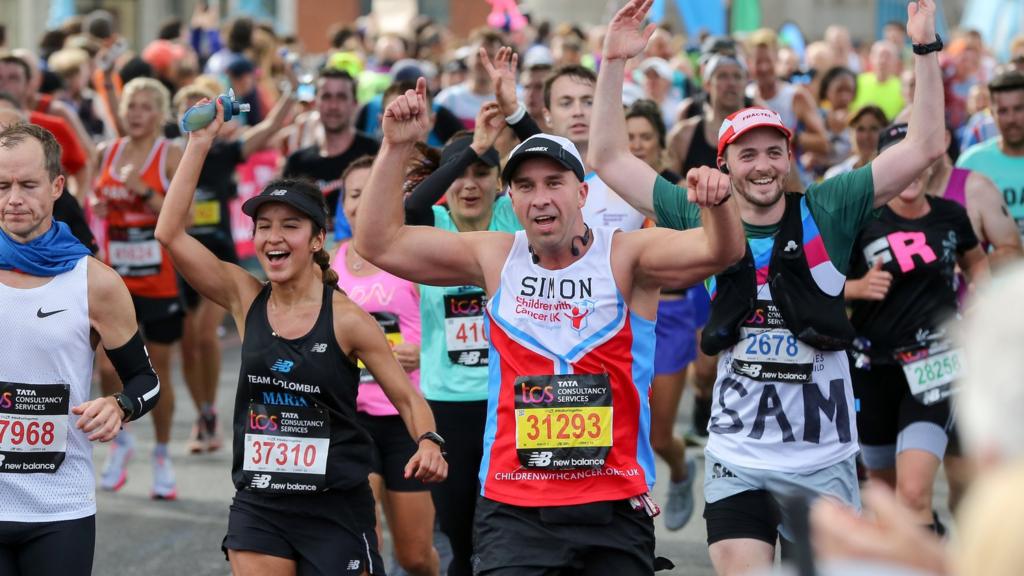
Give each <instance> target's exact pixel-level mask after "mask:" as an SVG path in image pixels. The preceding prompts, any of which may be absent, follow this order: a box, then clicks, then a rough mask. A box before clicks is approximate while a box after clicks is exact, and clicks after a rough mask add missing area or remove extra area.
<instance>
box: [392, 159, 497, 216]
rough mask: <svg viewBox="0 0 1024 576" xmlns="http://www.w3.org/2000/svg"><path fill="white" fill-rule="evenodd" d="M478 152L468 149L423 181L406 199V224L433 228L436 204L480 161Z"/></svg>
mask: <svg viewBox="0 0 1024 576" xmlns="http://www.w3.org/2000/svg"><path fill="white" fill-rule="evenodd" d="M479 159H480V157H479V156H477V155H476V152H475V151H474V150H473V149H472V148H469V147H467V148H466V149H465V150H463V151H462V152H461V153H460V154H459V155H458V156H456V157H455V159H454V160H452V161H451V162H449V163H447V164H445V165H444V166H441V167H440V168H438V169H437V170H435V171H434V173H433V174H431V175H430V176H427V177H426V178H424V179H423V181H422V182H420V183H419V185H417V186H416V187H415V188H413V190H412V194H410V195H409V197H408V198H406V199H405V223H406V224H409V225H411V226H433V225H434V204H437V201H438V200H440V199H441V197H442V196H444V193H445V192H447V191H448V187H449V186H451V185H452V182H455V181H456V180H458V178H459V176H462V174H463V173H464V172H465V171H466V168H469V167H470V166H472V165H473V163H474V162H476V161H477V160H479Z"/></svg>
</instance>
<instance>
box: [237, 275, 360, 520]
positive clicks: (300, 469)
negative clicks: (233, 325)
mask: <svg viewBox="0 0 1024 576" xmlns="http://www.w3.org/2000/svg"><path fill="white" fill-rule="evenodd" d="M333 294H334V290H332V289H330V288H329V287H326V286H325V288H324V296H323V303H322V304H321V306H320V315H319V316H317V319H316V323H315V324H314V325H313V329H312V330H310V331H309V333H307V334H306V335H305V336H302V337H300V338H296V339H294V340H288V339H285V338H281V337H279V336H275V335H274V331H273V328H271V326H270V321H269V320H268V319H267V302H268V299H269V298H270V283H267V284H266V285H265V286H264V287H263V289H262V290H261V291H260V293H259V295H257V296H256V299H255V300H253V303H252V306H251V307H250V308H249V312H248V313H247V314H246V317H245V341H244V342H243V343H242V366H241V370H240V372H239V377H238V390H237V392H236V394H235V415H234V442H233V454H232V466H231V479H232V481H233V482H234V484H235V488H237V489H238V490H239V495H243V494H249V495H252V496H256V495H259V496H263V495H277V494H304V493H315V492H321V491H324V490H343V489H347V488H352V487H354V486H357V485H360V484H365V483H366V482H367V476H368V475H369V473H370V445H371V444H370V443H371V440H370V437H369V435H368V434H367V433H366V432H365V431H364V430H363V429H362V428H361V427H360V426H359V425H358V424H356V394H357V392H358V389H359V368H358V367H357V366H356V364H355V363H353V362H352V360H351V359H349V358H348V357H347V356H346V355H345V353H344V352H343V351H342V350H341V348H340V347H339V346H338V341H337V338H336V337H335V334H334V314H333V302H332V296H333ZM328 447H329V449H328ZM324 452H326V454H325V453H324ZM261 501H264V502H265V499H263V498H261ZM285 501H287V499H282V502H285Z"/></svg>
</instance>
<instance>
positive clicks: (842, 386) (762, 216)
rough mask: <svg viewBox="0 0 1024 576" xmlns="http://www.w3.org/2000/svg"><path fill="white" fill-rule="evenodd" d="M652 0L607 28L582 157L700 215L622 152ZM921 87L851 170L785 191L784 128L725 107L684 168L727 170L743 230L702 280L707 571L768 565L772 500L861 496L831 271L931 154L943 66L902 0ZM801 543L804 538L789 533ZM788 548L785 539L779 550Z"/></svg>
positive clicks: (929, 12)
mask: <svg viewBox="0 0 1024 576" xmlns="http://www.w3.org/2000/svg"><path fill="white" fill-rule="evenodd" d="M650 4H651V0H631V1H630V2H629V3H628V4H627V5H626V6H625V7H624V8H623V9H622V10H620V11H619V13H618V14H617V15H616V16H615V18H614V19H613V20H612V22H611V24H610V25H609V26H608V30H607V35H606V37H605V46H604V55H603V56H604V58H603V60H602V65H601V74H600V76H599V77H598V84H597V95H596V100H595V103H594V115H595V117H597V118H601V119H602V122H601V126H600V130H593V131H592V132H591V139H590V144H591V145H590V150H589V153H590V158H589V159H590V163H591V165H592V166H594V167H595V169H596V170H597V172H598V174H599V175H600V176H601V177H602V178H603V179H604V180H605V181H606V182H607V183H608V185H609V186H612V187H613V188H614V189H615V190H616V191H618V192H619V194H620V195H622V197H623V198H625V199H626V200H627V201H629V202H630V203H632V204H633V206H634V207H636V208H637V209H638V210H641V211H642V212H645V213H646V214H648V215H649V216H651V217H652V218H656V219H657V221H658V223H659V225H661V226H667V227H670V228H677V229H682V228H692V227H696V226H701V219H700V217H699V215H698V213H697V209H696V207H694V206H692V205H691V203H690V201H689V200H688V198H687V194H686V191H684V190H682V189H680V188H678V187H676V186H674V185H673V184H672V183H670V182H667V181H665V180H664V179H662V178H660V177H659V176H658V175H657V174H656V173H654V171H653V170H651V169H650V168H648V167H647V166H646V164H644V163H643V162H642V161H638V160H636V159H635V158H634V157H633V156H632V155H631V154H630V153H629V150H628V146H627V139H626V127H625V121H624V120H623V119H622V115H621V113H620V110H621V106H622V104H621V100H620V98H621V96H620V93H621V87H622V75H623V70H624V67H625V61H626V60H627V59H629V58H632V57H633V56H635V55H636V54H638V53H639V52H641V51H642V50H643V48H644V45H645V44H646V42H647V39H648V38H649V36H650V34H651V32H652V28H653V27H647V28H646V29H645V27H644V26H643V21H644V17H645V16H646V12H647V10H648V9H649V7H650ZM907 32H908V33H909V34H910V37H911V38H912V39H913V41H914V42H915V52H916V53H917V54H919V55H918V56H916V57H915V58H916V62H915V74H916V77H917V81H918V86H919V87H921V88H920V89H919V90H918V91H917V94H918V98H916V99H915V101H914V105H913V106H914V107H913V110H912V112H911V114H912V119H911V122H910V125H911V127H912V128H911V130H910V133H909V134H908V135H907V138H906V139H905V140H903V141H902V142H900V143H899V144H898V145H894V146H893V147H891V148H889V149H888V150H886V151H884V152H883V153H882V154H880V155H879V156H878V157H877V158H876V159H875V160H874V162H872V163H871V164H869V165H868V166H865V167H863V168H861V169H859V170H855V171H853V172H850V173H848V174H845V175H842V176H839V177H836V178H833V179H830V180H826V181H825V182H822V183H820V184H815V185H812V186H810V187H809V188H808V189H807V191H806V192H805V193H804V194H802V195H801V194H795V193H785V192H784V190H783V182H784V181H785V180H786V177H787V175H788V174H789V171H790V166H791V160H792V153H793V152H792V142H791V140H792V137H793V134H791V132H790V129H789V128H787V127H786V125H785V123H784V122H783V120H782V118H781V117H780V116H779V115H778V114H777V113H776V112H774V111H772V110H769V109H767V108H745V109H742V110H739V111H737V112H735V113H733V114H731V115H730V116H729V117H728V118H726V120H725V121H724V122H723V124H722V127H721V129H720V130H719V133H718V150H717V162H718V170H715V169H714V168H710V167H706V166H704V167H701V168H698V169H693V170H690V171H689V172H688V173H687V175H686V176H687V183H688V184H691V185H692V186H693V187H694V188H695V189H697V190H700V189H701V187H702V186H706V184H704V183H705V182H713V181H714V178H716V177H720V176H721V174H722V173H725V174H728V177H729V180H730V183H731V187H732V190H733V192H734V195H735V196H736V199H737V202H738V205H739V208H740V216H741V218H742V220H743V225H744V231H745V233H746V237H747V245H748V250H747V254H746V255H745V257H744V258H743V260H741V261H740V263H739V264H738V265H735V266H732V267H730V268H728V269H726V270H725V271H724V272H722V273H720V274H718V275H717V276H715V277H714V278H710V279H708V280H707V282H706V284H707V288H708V290H709V292H710V293H711V297H712V305H711V317H710V319H709V321H708V324H707V325H706V326H705V328H704V331H703V335H702V341H701V347H702V349H703V350H704V352H706V353H708V354H715V353H719V352H721V356H720V358H719V363H718V377H717V379H716V381H715V387H714V399H715V404H714V407H713V410H712V418H711V421H710V423H709V425H708V431H709V432H710V437H709V440H708V444H707V448H706V458H705V477H704V495H705V500H706V502H707V504H706V506H705V509H704V518H705V520H706V521H707V530H708V543H709V552H710V554H711V559H712V562H713V564H714V566H715V569H716V571H717V572H718V573H719V574H739V573H746V572H747V571H749V570H751V569H752V568H759V567H765V566H768V565H770V564H771V563H772V561H773V559H774V556H775V543H776V541H777V540H778V539H779V538H780V537H781V539H782V542H783V544H784V545H785V544H786V543H792V542H794V541H795V538H796V537H798V535H796V534H794V533H793V531H792V530H791V529H790V527H789V525H788V524H789V522H788V518H787V517H786V515H785V514H784V513H781V512H780V503H781V502H782V501H783V500H784V499H785V498H786V497H787V496H790V495H807V494H816V495H825V494H827V495H830V496H833V497H835V498H837V499H839V500H841V501H845V502H847V503H848V504H851V505H853V506H858V505H859V499H860V497H859V493H858V487H857V475H856V466H855V463H854V457H855V455H856V454H857V451H858V443H857V431H856V426H855V422H856V418H855V414H854V410H855V400H854V397H853V391H852V386H851V384H850V370H849V365H848V361H847V357H846V352H845V349H847V348H849V347H851V345H852V341H853V337H854V333H853V329H852V328H851V327H850V325H849V322H848V320H847V318H846V314H845V308H844V304H843V282H844V280H845V278H846V276H845V274H846V272H847V270H848V267H849V258H850V253H851V248H852V246H853V243H854V240H855V239H856V237H857V235H858V233H859V232H860V230H861V228H862V227H863V226H864V225H865V224H866V222H867V221H868V220H869V219H870V218H871V217H872V216H873V213H874V209H875V208H878V207H880V206H882V205H883V204H885V203H886V202H887V201H888V200H890V199H891V198H893V197H894V196H896V195H897V194H899V193H900V192H901V191H902V190H903V189H904V188H906V187H907V186H908V185H909V184H910V183H911V182H912V181H913V180H914V179H915V178H917V177H918V175H920V173H921V172H922V171H923V170H924V169H925V168H926V167H927V166H928V165H929V164H930V163H931V162H933V161H934V160H935V159H936V158H938V157H939V156H940V155H941V154H942V153H943V149H942V145H943V120H942V118H943V102H942V79H941V73H940V70H939V65H938V60H937V57H936V55H935V54H933V53H932V52H936V51H938V50H939V49H940V48H941V42H937V36H936V34H935V2H934V0H919V1H917V2H912V3H911V4H910V5H909V7H908V24H907ZM801 544H807V543H806V542H801ZM786 552H787V550H786V549H785V546H784V549H783V553H784V554H785V553H786Z"/></svg>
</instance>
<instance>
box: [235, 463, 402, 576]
mask: <svg viewBox="0 0 1024 576" xmlns="http://www.w3.org/2000/svg"><path fill="white" fill-rule="evenodd" d="M375 524H376V520H375V516H374V501H373V492H372V491H371V490H370V484H369V482H367V483H365V484H362V485H360V486H357V487H355V488H351V489H349V490H330V491H327V492H319V493H316V494H309V495H305V494H298V495H283V496H264V495H256V494H251V493H249V492H244V491H242V492H236V493H235V498H234V500H233V501H232V503H231V508H230V513H229V515H228V533H227V535H226V536H225V537H224V542H223V543H222V544H221V550H223V551H224V555H225V557H227V554H228V550H238V551H247V552H257V553H260V554H267V555H269V556H278V557H281V558H290V559H292V560H295V562H296V564H297V566H296V568H297V571H298V573H299V574H303V575H309V576H321V575H323V576H327V575H331V576H334V575H340V574H344V575H348V576H356V575H358V574H362V573H363V571H364V570H365V571H366V572H367V573H369V574H384V563H383V561H382V560H381V557H380V554H379V553H378V551H377V535H376V532H375V530H374V529H375Z"/></svg>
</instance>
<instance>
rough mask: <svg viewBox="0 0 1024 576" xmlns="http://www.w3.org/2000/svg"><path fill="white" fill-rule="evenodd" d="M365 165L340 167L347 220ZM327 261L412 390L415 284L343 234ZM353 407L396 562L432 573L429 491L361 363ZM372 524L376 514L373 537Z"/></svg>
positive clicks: (394, 413)
mask: <svg viewBox="0 0 1024 576" xmlns="http://www.w3.org/2000/svg"><path fill="white" fill-rule="evenodd" d="M372 164H373V158H372V157H370V156H363V157H362V158H358V159H356V160H355V161H354V162H352V163H351V164H350V165H349V167H348V168H347V169H346V170H345V173H344V174H342V183H343V186H344V194H345V198H344V201H343V206H344V210H345V216H346V217H347V218H348V219H349V222H350V223H352V224H355V221H356V220H355V218H356V211H357V210H358V208H359V196H360V195H361V193H362V189H363V186H364V185H365V184H366V181H367V179H368V178H369V176H370V167H371V165H372ZM353 233H354V230H353ZM331 267H332V268H333V269H334V270H335V271H336V272H337V273H338V286H339V287H341V289H342V290H344V291H345V292H346V293H347V294H348V297H349V298H350V299H352V301H354V302H355V303H356V304H359V306H360V307H362V308H363V310H365V311H367V312H368V313H369V314H370V315H371V316H373V317H374V318H375V319H376V320H377V322H378V323H379V324H380V327H381V329H382V330H383V331H384V333H385V335H386V336H387V339H388V341H389V342H390V343H391V347H392V349H393V350H394V352H395V357H396V358H397V359H398V362H399V363H400V364H401V365H402V367H403V368H405V370H406V372H407V373H408V374H409V380H410V381H411V382H412V385H413V386H415V387H416V389H417V390H419V387H420V373H419V365H420V296H419V290H418V288H417V286H416V284H414V283H412V282H408V281H406V280H402V279H401V278H398V277H396V276H392V275H391V274H388V273H387V272H384V271H383V270H381V269H379V268H377V267H376V266H374V265H373V264H370V263H369V262H367V261H366V260H364V259H363V258H362V257H360V256H359V254H357V253H356V251H355V249H354V248H353V247H352V245H351V243H350V242H348V241H345V242H343V243H342V244H341V245H340V246H338V251H337V253H335V254H334V257H333V258H331ZM361 367H362V366H361ZM356 408H357V410H358V411H359V414H358V416H359V423H360V424H361V425H362V426H363V428H365V429H366V431H367V432H369V434H370V436H371V437H372V438H373V444H374V447H375V451H374V454H373V462H372V470H373V472H372V473H371V474H370V486H371V487H372V488H373V494H374V497H375V498H376V499H377V503H378V504H379V505H381V506H382V507H383V508H384V512H385V514H386V515H387V519H388V528H389V529H390V530H391V537H392V540H393V541H394V544H395V552H396V556H397V557H398V563H399V564H400V565H401V566H402V568H403V569H405V571H407V572H408V573H410V574H413V575H416V576H419V575H421V574H422V575H431V576H437V574H438V569H439V564H440V561H439V559H438V555H437V551H436V550H435V549H434V547H433V534H434V532H433V530H434V505H433V503H432V502H431V499H430V492H429V490H428V488H427V486H426V485H425V484H423V483H422V482H420V481H419V480H416V479H415V478H412V477H407V475H406V474H405V465H406V462H408V461H409V458H410V457H411V456H412V455H413V454H414V453H415V452H416V449H417V447H416V444H415V442H414V441H413V440H412V439H411V438H410V436H409V432H408V430H407V429H406V427H405V424H404V423H403V422H402V419H401V418H400V417H399V416H398V410H396V409H395V407H394V406H392V405H391V402H390V401H388V398H387V396H385V395H384V392H383V390H381V388H380V386H379V385H378V384H377V383H376V382H375V381H374V379H373V375H372V374H370V373H369V371H367V370H366V369H365V368H363V370H362V373H361V377H360V386H359V396H358V398H357V399H356ZM422 441H427V442H429V440H422ZM380 526H381V523H380V518H379V515H378V520H377V531H378V535H377V537H378V540H380V538H381V537H380Z"/></svg>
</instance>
